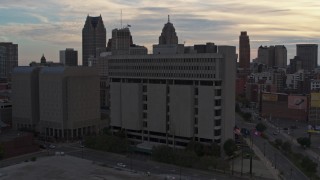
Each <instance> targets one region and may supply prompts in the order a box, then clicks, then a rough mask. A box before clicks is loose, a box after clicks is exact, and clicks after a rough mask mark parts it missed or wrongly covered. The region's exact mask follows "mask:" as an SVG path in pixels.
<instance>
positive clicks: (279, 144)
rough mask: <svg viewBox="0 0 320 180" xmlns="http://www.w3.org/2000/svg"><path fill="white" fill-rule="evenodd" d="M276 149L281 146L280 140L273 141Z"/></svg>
mask: <svg viewBox="0 0 320 180" xmlns="http://www.w3.org/2000/svg"><path fill="white" fill-rule="evenodd" d="M274 142H275V144H276V146H277V147H280V146H281V145H282V139H276V140H274Z"/></svg>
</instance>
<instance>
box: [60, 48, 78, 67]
mask: <svg viewBox="0 0 320 180" xmlns="http://www.w3.org/2000/svg"><path fill="white" fill-rule="evenodd" d="M60 63H61V64H64V65H65V66H78V51H75V50H74V49H73V48H67V49H66V50H61V51H60Z"/></svg>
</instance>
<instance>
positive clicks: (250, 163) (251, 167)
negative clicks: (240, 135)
mask: <svg viewBox="0 0 320 180" xmlns="http://www.w3.org/2000/svg"><path fill="white" fill-rule="evenodd" d="M252 147H253V133H252V134H251V151H250V176H251V177H252V152H253V149H252Z"/></svg>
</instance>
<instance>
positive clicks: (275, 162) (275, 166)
mask: <svg viewBox="0 0 320 180" xmlns="http://www.w3.org/2000/svg"><path fill="white" fill-rule="evenodd" d="M274 168H275V169H277V154H276V153H274Z"/></svg>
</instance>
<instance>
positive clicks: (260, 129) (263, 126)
mask: <svg viewBox="0 0 320 180" xmlns="http://www.w3.org/2000/svg"><path fill="white" fill-rule="evenodd" d="M266 129H267V126H266V125H264V124H263V123H258V124H257V125H256V130H257V131H259V132H263V131H265V130H266Z"/></svg>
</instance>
